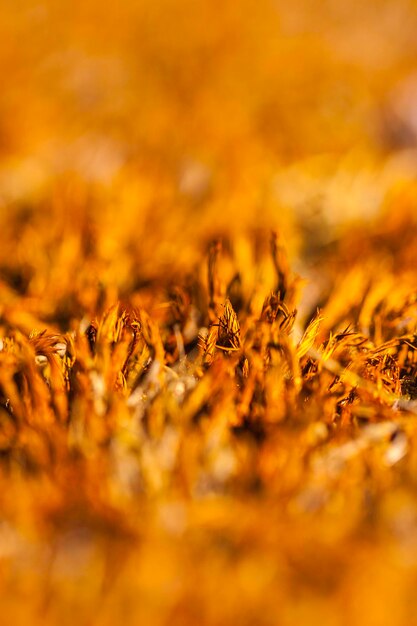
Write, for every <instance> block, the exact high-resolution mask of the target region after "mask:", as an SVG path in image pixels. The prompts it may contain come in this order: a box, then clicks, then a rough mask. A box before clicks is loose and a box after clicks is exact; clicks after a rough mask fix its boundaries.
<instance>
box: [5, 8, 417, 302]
mask: <svg viewBox="0 0 417 626" xmlns="http://www.w3.org/2000/svg"><path fill="white" fill-rule="evenodd" d="M1 14H2V15H1V21H0V67H1V69H2V89H1V94H0V220H1V234H0V236H1V238H2V248H3V251H4V256H5V257H7V258H9V257H10V255H13V256H14V257H15V261H16V260H17V261H18V264H19V265H20V267H21V274H22V276H21V278H20V280H22V281H23V282H25V281H26V282H27V284H28V286H29V289H30V290H32V291H33V293H35V292H36V293H39V291H40V290H42V289H44V288H45V287H46V284H48V285H49V286H50V287H51V286H53V288H54V290H55V291H56V292H59V291H60V286H59V281H60V280H61V281H64V282H65V280H66V278H65V276H64V274H67V273H68V272H67V270H66V269H65V271H64V268H67V266H68V264H69V266H70V267H71V268H72V269H73V270H74V271H76V269H77V267H78V266H79V264H80V259H81V258H82V257H84V256H85V254H86V250H87V249H89V250H90V252H92V249H93V248H94V258H95V263H94V266H93V264H92V266H91V267H90V274H91V276H93V275H94V278H95V279H96V280H98V278H99V279H100V280H101V281H102V283H103V284H105V285H109V284H110V283H112V284H113V285H116V286H117V288H120V289H121V290H122V292H123V290H124V291H125V292H128V291H129V289H131V288H132V281H136V283H138V284H141V283H143V282H146V281H149V280H152V278H155V276H157V275H158V274H160V273H161V272H162V274H165V273H166V274H167V276H168V275H170V274H172V273H173V272H174V273H177V272H178V271H183V270H184V269H185V268H188V269H189V268H190V259H192V258H193V255H194V254H195V253H196V251H200V250H201V249H202V246H203V247H204V246H206V243H207V241H209V240H210V239H211V238H213V237H214V236H219V235H220V236H222V235H223V236H227V233H230V232H231V231H233V232H234V234H236V235H237V234H239V233H247V232H249V231H252V232H253V229H263V228H265V229H270V228H272V227H276V226H278V227H279V228H280V229H281V230H283V232H285V237H286V242H287V247H288V249H289V250H290V251H292V252H293V256H294V257H295V258H296V259H298V262H299V261H300V259H302V258H303V254H304V258H311V254H313V252H314V251H315V250H316V251H317V248H319V249H321V247H322V246H325V245H327V244H329V243H330V242H331V241H333V240H334V238H335V237H336V238H337V236H338V234H337V233H338V232H339V231H340V225H341V224H343V225H344V224H346V223H353V222H355V221H361V222H364V226H363V227H364V228H367V227H369V228H372V227H373V226H372V220H375V216H377V215H378V214H379V213H380V212H381V211H382V212H384V211H385V214H386V213H388V214H389V213H392V207H393V203H394V204H395V202H396V201H397V200H398V198H400V201H401V204H404V203H405V204H407V206H408V204H410V202H411V198H414V184H415V176H416V155H417V152H416V141H417V65H416V52H417V50H416V48H417V40H416V37H415V32H416V25H417V7H416V3H415V2H413V1H412V0H395V2H394V1H392V0H374V1H372V2H367V3H364V2H360V1H359V0H358V1H356V0H354V1H353V2H349V3H345V2H341V1H340V0H327V1H326V2H320V3H317V2H310V1H308V0H297V2H293V3H288V2H281V1H279V0H277V1H273V0H259V2H257V3H256V4H254V3H253V2H251V1H250V0H241V1H239V2H238V3H237V2H222V3H220V2H217V1H216V0H180V1H178V0H158V1H153V2H151V1H145V0H141V1H137V2H134V1H133V0H131V1H127V2H123V3H119V2H112V1H111V2H109V3H107V4H106V6H104V5H103V4H102V3H99V2H96V1H95V0H88V1H87V2H67V1H66V0H60V1H49V2H48V1H46V2H39V3H38V2H25V1H24V0H17V1H13V2H11V1H8V0H4V1H3V2H2V11H1ZM411 212H412V211H411ZM11 218H12V219H11ZM367 224H368V225H369V226H367ZM13 228H14V229H15V230H14V231H13V232H11V230H13ZM15 231H17V232H18V233H19V237H17V236H15V235H16V233H15ZM40 232H43V235H42V241H40V240H39V233H40ZM45 233H46V234H45ZM80 238H82V239H83V240H82V241H81V240H80ZM48 242H49V244H50V245H49V244H48ZM48 245H49V248H48ZM51 249H53V250H54V254H53V256H54V258H53V259H51V258H50V250H51ZM48 250H49V252H48ZM5 265H7V262H6V261H5V260H3V266H5ZM41 267H42V268H43V269H44V273H43V276H44V279H43V280H44V282H45V284H42V279H41V278H40V272H38V270H39V269H40V268H41ZM5 269H7V268H5ZM10 271H11V270H10ZM38 274H39V275H38ZM37 275H38V277H36V276H37ZM86 306H87V303H86ZM87 308H88V307H87Z"/></svg>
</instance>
